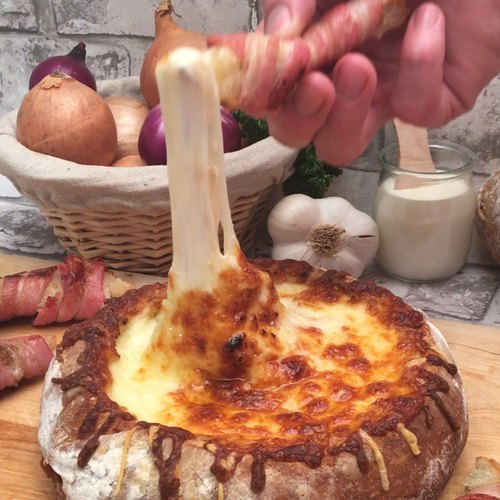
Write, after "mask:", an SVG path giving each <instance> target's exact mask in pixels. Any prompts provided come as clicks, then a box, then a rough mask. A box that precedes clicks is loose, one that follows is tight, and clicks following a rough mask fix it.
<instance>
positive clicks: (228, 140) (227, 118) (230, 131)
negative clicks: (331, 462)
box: [220, 106, 241, 153]
mask: <svg viewBox="0 0 500 500" xmlns="http://www.w3.org/2000/svg"><path fill="white" fill-rule="evenodd" d="M220 118H221V122H222V139H223V141H224V153H231V152H232V151H238V149H241V129H240V124H239V123H238V122H237V120H236V118H235V117H234V116H233V113H231V112H230V111H228V110H227V109H226V108H225V107H224V106H221V107H220Z"/></svg>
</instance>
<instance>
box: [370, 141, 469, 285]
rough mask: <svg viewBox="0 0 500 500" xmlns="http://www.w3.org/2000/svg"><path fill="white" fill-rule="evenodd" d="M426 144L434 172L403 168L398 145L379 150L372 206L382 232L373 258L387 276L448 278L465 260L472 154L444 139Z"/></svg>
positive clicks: (420, 279) (427, 279)
mask: <svg viewBox="0 0 500 500" xmlns="http://www.w3.org/2000/svg"><path fill="white" fill-rule="evenodd" d="M429 148H430V152H431V156H432V159H433V161H434V165H435V166H436V172H435V173H434V172H433V173H419V172H414V171H408V170H404V169H401V168H400V166H399V165H398V164H399V148H398V145H397V144H391V145H389V146H387V147H386V148H384V149H383V150H382V152H381V154H380V167H381V171H380V178H379V185H378V189H377V192H376V194H375V207H374V218H375V221H376V223H377V225H378V228H379V231H380V245H379V249H378V252H377V256H376V260H377V263H378V264H379V265H380V267H381V268H382V269H383V270H384V271H385V272H386V273H387V274H389V275H391V276H393V277H396V278H399V279H403V280H408V281H420V282H425V281H439V280H444V279H447V278H450V277H451V276H453V275H454V274H456V273H457V272H458V271H459V270H460V269H461V268H462V266H463V265H464V264H465V261H466V259H467V255H468V253H469V248H470V244H471V240H472V231H473V226H474V215H475V210H476V196H475V192H474V187H473V184H472V177H473V167H474V157H473V154H472V152H471V151H469V150H468V149H467V148H465V147H463V146H461V145H458V144H453V143H450V142H447V141H437V142H434V143H433V144H430V145H429Z"/></svg>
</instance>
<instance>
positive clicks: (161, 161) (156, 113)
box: [139, 104, 241, 165]
mask: <svg viewBox="0 0 500 500" xmlns="http://www.w3.org/2000/svg"><path fill="white" fill-rule="evenodd" d="M220 112H221V127H222V139H223V143H224V153H230V152H233V151H237V150H239V149H241V129H240V126H239V124H238V122H237V120H236V118H235V117H234V116H233V114H232V113H231V112H230V111H228V110H227V109H226V108H224V107H223V106H221V107H220ZM139 154H140V155H141V157H142V158H143V159H144V161H145V162H146V163H147V164H148V165H166V164H167V144H166V140H165V128H164V125H163V117H162V113H161V107H160V105H159V104H157V105H156V106H155V107H154V108H153V109H152V110H151V111H150V112H149V113H148V116H147V117H146V119H145V120H144V124H143V125H142V128H141V132H140V134H139Z"/></svg>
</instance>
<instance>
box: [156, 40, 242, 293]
mask: <svg viewBox="0 0 500 500" xmlns="http://www.w3.org/2000/svg"><path fill="white" fill-rule="evenodd" d="M156 77H157V81H158V89H159V93H160V102H161V110H162V115H163V119H164V125H165V134H166V137H167V143H168V182H169V188H170V208H171V212H172V241H173V261H172V266H171V268H170V271H169V280H170V281H169V291H168V296H169V297H170V296H172V297H173V296H174V295H176V294H181V293H182V290H181V288H182V289H183V290H190V289H197V290H206V291H211V290H212V289H213V287H214V286H215V284H216V279H217V278H218V275H219V273H220V271H221V270H222V269H224V268H225V267H227V266H236V265H237V263H236V252H237V250H238V249H239V245H238V241H237V239H236V235H235V233H234V228H233V224H232V221H231V209H230V206H229V201H228V194H227V187H226V180H225V175H224V152H223V141H222V129H221V124H220V109H219V106H220V105H219V102H220V98H219V91H218V88H217V82H216V79H215V75H214V72H213V69H212V63H211V59H210V57H209V56H207V54H205V53H203V52H200V51H197V50H194V49H191V48H182V49H179V50H177V51H174V52H173V53H172V54H171V55H170V56H169V57H168V58H166V59H163V60H161V61H160V62H159V63H158V65H157V67H156ZM179 119H180V120H181V121H180V122H179ZM207 124H208V127H207ZM187 200H189V202H188V201H187ZM186 208H188V210H186ZM219 225H221V226H222V230H223V233H224V253H223V254H222V253H221V251H220V248H219V240H218V230H219ZM172 284H173V286H172ZM173 288H175V294H174V293H172V295H171V290H172V291H173ZM167 300H168V299H167Z"/></svg>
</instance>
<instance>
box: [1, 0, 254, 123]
mask: <svg viewBox="0 0 500 500" xmlns="http://www.w3.org/2000/svg"><path fill="white" fill-rule="evenodd" d="M158 3H159V1H158V0H93V1H90V2H89V1H88V0H2V1H1V2H0V114H3V113H5V112H6V111H10V110H11V109H15V108H17V107H18V106H19V103H20V102H21V100H22V98H23V96H24V95H25V93H26V92H27V91H28V80H29V76H30V74H31V71H32V70H33V68H34V67H35V66H36V64H38V62H40V61H42V60H43V59H45V58H47V57H49V56H52V55H58V54H65V53H67V52H69V51H70V50H71V49H72V48H73V47H74V46H75V45H76V44H77V43H78V42H79V41H83V42H85V44H86V46H87V64H88V66H89V68H90V69H91V70H92V72H93V73H94V75H95V77H96V79H98V80H102V79H109V78H119V77H123V76H129V75H138V74H139V72H140V70H141V64H142V60H143V58H144V54H145V53H146V50H147V48H148V47H149V45H150V43H151V40H152V37H153V36H154V9H155V7H156V5H157V4H158ZM174 7H175V11H176V13H177V14H178V15H179V17H178V18H177V22H178V23H179V24H180V25H181V26H184V27H189V28H190V29H192V30H195V31H202V32H205V33H215V32H221V33H227V32H231V31H242V30H248V29H249V28H251V27H253V26H255V24H256V18H257V6H256V0H177V1H176V0H174Z"/></svg>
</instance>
